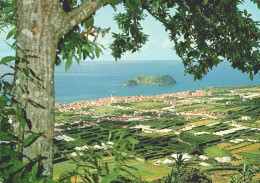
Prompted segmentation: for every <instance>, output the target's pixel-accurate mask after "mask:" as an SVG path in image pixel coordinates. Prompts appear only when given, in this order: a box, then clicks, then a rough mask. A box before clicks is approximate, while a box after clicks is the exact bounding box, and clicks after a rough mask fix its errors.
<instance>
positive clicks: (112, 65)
mask: <svg viewBox="0 0 260 183" xmlns="http://www.w3.org/2000/svg"><path fill="white" fill-rule="evenodd" d="M55 72H56V73H55V92H56V93H55V95H56V99H55V100H56V102H57V103H70V102H74V101H81V100H92V99H99V98H104V97H109V96H111V94H112V95H114V96H119V97H122V96H136V95H157V94H164V93H176V92H181V91H187V90H197V89H201V88H205V87H207V86H248V85H260V75H259V74H257V75H255V77H254V80H253V81H251V80H250V79H249V76H248V75H247V74H243V73H241V71H238V70H235V69H233V68H232V67H231V66H230V64H229V63H228V62H223V63H221V64H220V65H218V67H217V68H214V69H213V70H210V72H209V73H208V75H207V76H206V77H205V78H204V79H202V80H197V81H194V79H193V76H191V75H186V76H184V67H183V65H182V63H181V61H176V60H161V61H148V60H147V61H117V62H115V61H89V62H81V63H80V64H77V63H74V64H73V65H72V67H71V69H70V70H69V71H68V72H66V71H65V69H64V65H62V66H60V67H56V71H55ZM162 74H169V75H171V76H172V77H173V78H174V79H175V80H176V82H177V83H176V84H175V85H167V86H146V85H137V86H124V82H125V81H127V80H128V79H133V78H134V77H135V76H137V75H162Z"/></svg>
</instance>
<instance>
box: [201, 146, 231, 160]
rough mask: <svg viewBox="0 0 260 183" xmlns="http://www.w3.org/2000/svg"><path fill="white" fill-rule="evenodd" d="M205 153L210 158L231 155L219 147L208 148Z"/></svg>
mask: <svg viewBox="0 0 260 183" xmlns="http://www.w3.org/2000/svg"><path fill="white" fill-rule="evenodd" d="M204 152H205V153H206V155H207V156H208V157H210V158H216V157H224V156H230V155H231V154H230V153H229V152H228V151H227V150H225V149H222V148H220V147H218V146H217V145H214V146H210V147H206V148H205V149H204Z"/></svg>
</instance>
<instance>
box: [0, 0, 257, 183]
mask: <svg viewBox="0 0 260 183" xmlns="http://www.w3.org/2000/svg"><path fill="white" fill-rule="evenodd" d="M251 1H253V2H254V3H255V4H257V6H258V8H260V1H258V0H251ZM243 2H244V1H243V0H196V1H194V0H186V1H183V0H44V1H39V0H38V1H34V0H19V1H17V0H3V1H0V10H1V11H0V31H2V30H3V29H4V28H5V27H8V29H10V28H11V31H10V32H9V33H8V35H7V38H6V39H13V40H15V42H14V43H13V45H10V46H11V47H12V48H14V49H15V50H16V56H15V57H11V56H9V57H5V58H3V59H2V60H1V61H0V64H7V63H8V62H10V61H13V60H15V61H16V63H15V67H13V68H14V70H15V74H14V75H15V76H14V82H13V84H9V83H8V82H5V81H3V86H4V87H3V90H4V91H3V92H2V88H1V87H2V83H1V82H2V77H0V81H1V82H0V91H1V92H2V93H1V94H3V95H1V96H0V109H1V110H0V114H1V115H2V116H0V117H1V118H0V119H1V122H3V124H5V125H2V124H0V128H1V130H3V131H4V133H1V135H2V134H4V135H6V137H7V138H6V139H7V140H8V142H10V138H9V137H12V138H11V140H13V139H14V140H13V141H16V142H17V144H18V145H17V146H16V145H14V144H13V143H14V142H12V143H10V144H8V143H7V145H6V146H5V147H7V146H8V147H7V149H8V148H9V145H11V146H10V148H9V149H8V150H5V149H4V150H3V152H4V155H3V156H1V161H2V160H3V161H2V162H4V166H2V167H5V168H7V167H9V169H8V170H5V171H6V172H8V171H9V174H8V173H7V174H6V176H5V179H6V180H9V182H10V180H13V179H12V178H13V177H15V176H13V173H17V172H19V171H20V170H22V169H24V170H28V169H27V168H26V167H27V165H29V164H30V163H28V160H30V161H35V162H36V161H37V162H38V161H39V167H40V168H41V173H40V174H42V175H44V176H46V177H49V178H51V177H52V170H53V142H52V140H53V132H54V121H55V114H54V110H55V107H54V104H55V100H54V98H55V95H54V94H55V92H54V65H55V64H56V65H59V64H61V63H62V62H66V67H65V68H66V70H68V69H69V68H70V66H71V64H72V62H73V61H77V62H80V61H81V60H85V59H88V58H89V59H94V58H95V57H99V55H100V54H101V53H102V49H103V46H102V45H100V44H98V43H97V42H96V39H97V38H98V37H104V36H105V35H106V33H108V31H109V29H108V28H101V27H97V26H95V24H94V20H95V16H94V15H95V12H96V11H97V10H98V9H100V8H101V7H103V6H112V7H113V8H114V9H115V10H116V8H117V5H119V4H121V5H123V6H124V9H125V12H123V13H117V14H116V15H115V16H114V20H115V21H116V22H117V25H118V28H119V30H120V31H119V32H115V33H113V39H114V40H113V42H112V44H111V45H110V48H111V50H112V55H113V56H114V58H115V59H116V60H117V59H120V58H121V56H122V55H123V54H124V53H126V52H137V51H140V49H141V48H142V46H143V45H145V44H146V43H147V41H148V38H149V36H148V35H147V34H146V33H145V32H144V30H143V27H142V26H141V23H140V22H141V21H142V20H144V19H145V18H146V14H150V15H151V16H153V17H154V18H155V19H156V20H158V21H160V22H161V23H162V25H163V26H164V28H165V30H166V31H168V32H169V37H170V40H171V41H172V42H173V43H174V49H175V50H176V53H177V54H178V56H179V57H181V58H182V62H183V64H184V66H185V72H186V73H190V74H193V75H194V78H195V79H201V78H202V77H203V76H204V75H206V74H207V72H208V70H209V69H212V68H213V67H214V66H217V65H218V64H219V63H220V62H222V61H223V60H227V61H229V62H230V63H231V66H232V67H233V68H235V69H239V70H241V71H242V72H246V73H248V74H249V76H250V78H251V79H253V77H254V75H256V74H257V73H259V69H260V62H259V59H260V53H259V45H260V41H259V35H260V32H259V23H258V22H256V21H253V20H252V18H251V14H250V13H248V12H247V11H246V10H244V11H242V10H240V9H239V8H238V5H240V4H242V3H243ZM90 36H91V37H94V39H93V40H92V39H90ZM5 91H7V92H5ZM6 94H8V96H10V98H12V100H10V99H9V98H8V97H7V96H6ZM6 106H10V107H11V109H12V110H11V112H10V111H9V113H8V110H6ZM9 114H10V115H15V116H16V119H15V120H14V122H13V123H12V127H13V134H10V128H11V125H10V124H9V123H8V120H9V119H8V115H9ZM6 126H7V127H8V128H7V127H6ZM2 136H3V135H2ZM1 140H2V137H1ZM16 147H17V148H16ZM15 150H17V151H19V156H17V154H16V153H15ZM8 152H11V154H8ZM13 156H16V157H15V158H13ZM2 162H1V163H2ZM18 162H22V163H20V164H19V163H18ZM35 162H34V163H35ZM10 167H11V168H10ZM33 167H35V168H33V169H34V170H32V166H31V168H30V169H29V171H30V170H32V171H33V172H34V174H33V176H34V175H35V177H36V175H38V174H39V173H38V165H35V166H33ZM17 168H18V169H19V171H17ZM14 171H15V172H14ZM10 172H11V173H10ZM27 173H28V172H27ZM20 174H22V175H20ZM16 175H17V176H18V177H20V178H23V176H24V175H25V174H23V173H22V172H21V171H20V172H19V173H17V174H16ZM30 180H31V179H30ZM23 181H24V180H23ZM11 182H13V181H11Z"/></svg>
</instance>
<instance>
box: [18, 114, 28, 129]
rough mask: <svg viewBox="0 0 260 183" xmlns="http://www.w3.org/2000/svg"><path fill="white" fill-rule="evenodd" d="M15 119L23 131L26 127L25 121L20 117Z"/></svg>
mask: <svg viewBox="0 0 260 183" xmlns="http://www.w3.org/2000/svg"><path fill="white" fill-rule="evenodd" d="M17 118H18V121H19V122H20V124H21V126H22V128H23V129H24V127H25V126H26V124H27V123H26V120H25V119H24V118H23V117H21V116H17Z"/></svg>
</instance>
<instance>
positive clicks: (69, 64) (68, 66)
mask: <svg viewBox="0 0 260 183" xmlns="http://www.w3.org/2000/svg"><path fill="white" fill-rule="evenodd" d="M71 65H72V57H71V56H69V57H68V60H67V62H66V64H65V70H66V71H68V70H69V69H70V67H71Z"/></svg>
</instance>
